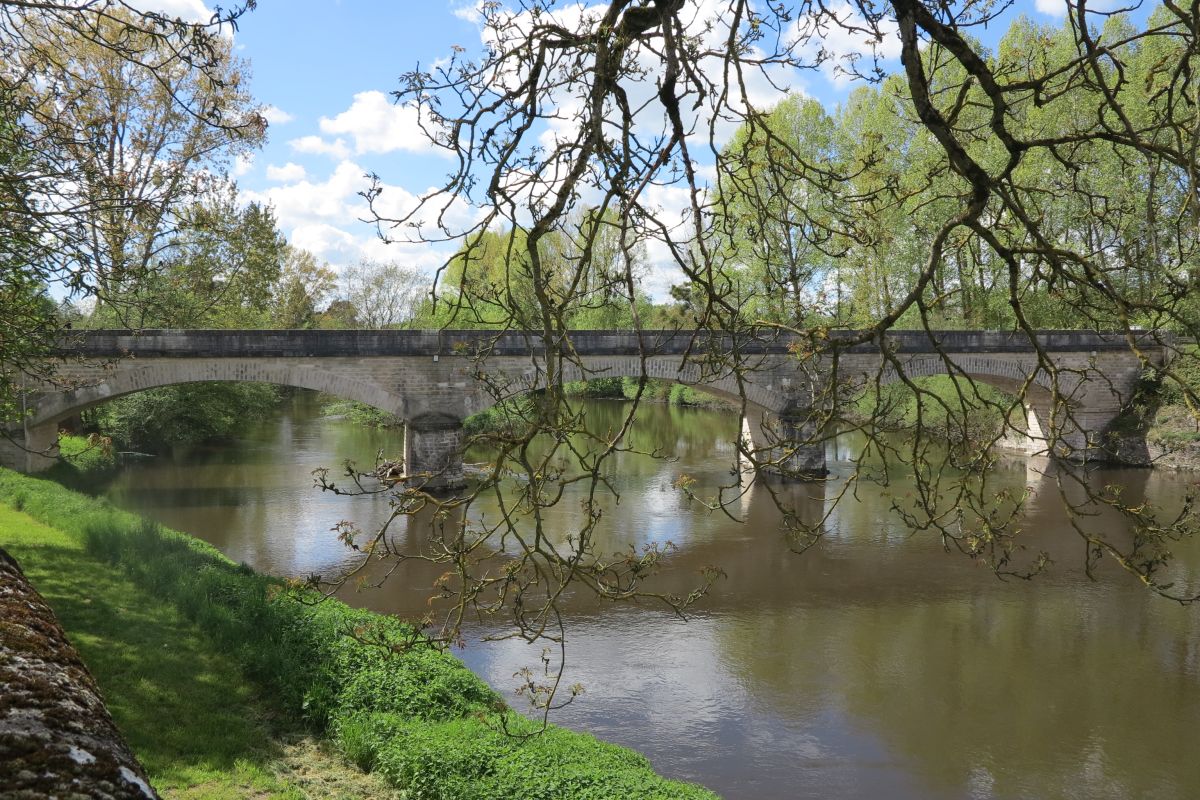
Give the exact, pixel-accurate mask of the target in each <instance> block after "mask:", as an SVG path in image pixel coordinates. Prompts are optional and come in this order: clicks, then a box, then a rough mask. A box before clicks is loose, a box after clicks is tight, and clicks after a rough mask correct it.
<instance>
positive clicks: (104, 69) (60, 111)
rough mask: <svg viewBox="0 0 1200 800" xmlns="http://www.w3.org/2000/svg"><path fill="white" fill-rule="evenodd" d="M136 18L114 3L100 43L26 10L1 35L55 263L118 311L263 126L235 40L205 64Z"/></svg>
mask: <svg viewBox="0 0 1200 800" xmlns="http://www.w3.org/2000/svg"><path fill="white" fill-rule="evenodd" d="M134 21H135V18H134V17H132V16H131V15H130V14H129V13H127V12H119V11H114V12H112V13H111V14H110V15H109V16H108V17H106V18H104V19H101V20H98V21H97V23H96V35H97V36H99V37H100V38H101V39H102V41H101V42H97V41H95V40H94V39H93V38H92V37H90V36H86V35H84V34H81V33H80V32H79V31H77V30H75V29H74V28H71V27H69V26H65V25H63V24H61V23H60V22H58V21H57V20H52V19H45V18H27V19H26V20H25V21H24V24H23V26H22V28H21V29H20V31H19V37H20V38H19V39H18V40H17V42H16V43H14V42H12V41H7V42H5V43H6V44H8V45H9V47H8V48H7V49H6V50H5V55H6V57H7V58H6V61H5V63H6V68H5V70H4V73H3V80H4V82H5V83H6V84H7V85H9V86H10V87H12V88H11V91H13V92H14V93H15V94H16V96H17V97H18V99H19V101H20V102H21V104H22V110H23V114H22V127H23V128H24V134H25V136H26V137H27V139H28V145H27V149H28V150H29V151H32V152H34V153H36V154H37V155H38V158H37V168H38V169H39V174H38V175H37V176H36V178H33V179H31V183H32V187H33V191H34V193H35V194H36V195H37V196H38V197H39V198H40V202H39V208H40V209H42V210H43V212H44V214H45V216H44V217H43V219H45V220H47V223H48V224H47V227H46V230H45V231H44V232H43V235H45V236H48V237H52V238H53V240H54V243H55V246H54V250H53V252H54V253H55V254H56V257H55V259H54V263H53V266H52V267H50V270H51V272H52V274H53V275H55V276H56V277H58V276H64V275H69V280H70V285H71V288H73V289H77V290H84V291H87V292H93V293H96V294H97V295H98V296H99V298H100V299H101V301H102V302H105V303H108V304H110V305H112V306H114V307H115V308H118V309H120V308H121V307H122V306H124V305H128V304H130V303H131V302H132V301H131V300H130V299H129V298H128V297H127V295H128V294H129V293H130V292H132V291H134V289H135V287H136V285H137V284H138V282H139V281H140V280H141V279H142V278H143V276H145V274H146V273H147V272H148V271H149V270H150V269H151V268H152V267H153V266H154V265H155V263H156V261H157V260H158V259H159V258H160V256H161V254H162V253H163V251H164V249H165V248H166V247H167V246H168V245H169V243H170V240H171V238H172V237H173V236H174V235H175V233H176V232H177V231H178V230H180V229H181V228H182V227H183V221H182V220H181V218H180V214H181V212H182V210H183V209H184V208H185V207H187V206H189V205H190V204H191V203H193V202H196V201H197V200H198V199H199V198H200V197H202V196H203V195H204V194H205V193H206V192H207V191H210V190H212V189H213V188H216V187H217V186H219V181H220V180H221V178H220V175H221V172H222V170H223V168H224V167H225V166H226V165H227V164H228V163H229V160H230V159H231V158H233V157H234V156H236V155H238V154H240V153H244V152H247V151H248V150H250V149H252V148H254V147H256V146H257V144H258V143H259V142H260V141H261V139H262V136H263V133H264V131H265V127H264V126H263V125H262V124H261V122H260V120H261V116H260V115H259V113H258V110H257V108H256V107H255V106H254V105H253V103H252V101H251V99H250V97H249V95H248V94H247V92H246V90H245V78H244V69H245V68H244V65H242V64H241V63H239V62H238V61H237V59H235V58H233V57H232V55H231V54H230V45H229V44H228V42H226V41H224V40H221V39H216V40H213V41H212V42H211V43H210V48H211V50H212V59H211V62H210V64H209V68H208V69H207V70H206V71H197V70H194V69H192V68H191V66H190V65H189V64H187V63H184V62H178V61H173V60H170V59H169V56H170V53H169V52H168V53H163V52H160V50H159V45H160V42H161V40H160V39H159V38H157V37H155V36H153V35H151V34H148V33H146V32H144V31H142V30H140V29H138V28H136V27H131V26H132V23H133V22H134ZM108 41H123V43H124V45H125V47H126V50H125V51H118V50H114V49H113V48H111V47H108V46H106V45H105V44H104V43H103V42H108ZM15 45H17V46H15ZM131 53H132V54H134V57H131V56H130V54H131ZM225 120H228V121H229V122H228V123H226V122H224V121H225ZM216 121H222V122H221V123H220V124H214V122H216Z"/></svg>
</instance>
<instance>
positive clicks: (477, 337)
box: [0, 330, 1166, 488]
mask: <svg viewBox="0 0 1200 800" xmlns="http://www.w3.org/2000/svg"><path fill="white" fill-rule="evenodd" d="M849 335H851V334H849V333H845V334H843V333H839V332H834V333H833V334H832V336H834V337H837V336H849ZM569 339H570V344H569V346H570V349H571V350H572V351H573V354H574V357H573V359H572V361H571V363H569V364H567V365H566V366H565V368H564V379H565V380H578V379H582V378H602V377H616V376H631V377H637V376H640V375H642V374H646V375H648V376H649V377H651V378H660V379H665V380H668V381H675V382H680V383H684V384H688V385H691V386H695V387H697V388H700V389H703V390H705V391H707V392H710V393H712V394H714V395H716V396H718V397H723V398H727V399H733V400H738V399H739V398H740V397H742V396H743V395H744V396H745V398H746V404H745V406H744V407H745V409H746V413H745V416H744V419H743V437H744V438H745V440H746V442H747V444H748V445H749V446H751V447H753V449H754V450H755V451H756V453H757V454H759V455H765V456H766V457H767V458H768V460H769V461H771V462H772V464H773V465H774V466H775V467H777V468H778V469H779V471H781V472H783V473H784V474H785V475H812V474H817V473H821V474H823V472H824V464H825V448H824V442H823V441H821V439H820V436H819V434H816V433H815V432H814V431H813V427H812V425H811V423H809V422H808V417H809V409H810V408H811V407H812V406H813V403H814V397H819V396H821V395H822V392H823V390H824V389H825V388H826V387H828V386H829V385H831V384H832V383H834V382H835V381H834V379H833V378H834V375H835V373H836V376H837V381H836V382H837V383H838V384H839V385H850V386H854V385H860V386H861V385H862V384H863V383H864V382H867V381H870V382H878V383H880V384H883V383H888V382H891V381H895V380H898V379H900V378H901V374H900V373H903V376H905V377H919V376H926V375H935V374H943V373H947V372H950V371H957V372H961V373H962V374H965V375H969V376H971V377H972V378H975V379H977V380H980V381H982V382H985V383H989V384H992V385H995V386H997V387H998V388H1000V389H1002V390H1005V391H1008V392H1010V393H1014V394H1015V393H1016V392H1017V390H1019V389H1020V388H1021V387H1022V386H1023V385H1025V386H1026V392H1025V414H1024V417H1025V419H1024V420H1021V421H1020V422H1014V430H1013V431H1012V432H1011V434H1010V435H1009V436H1008V443H1009V444H1010V445H1012V446H1014V447H1016V448H1017V449H1020V450H1023V451H1025V452H1029V453H1037V452H1048V451H1050V450H1053V451H1054V454H1055V455H1061V456H1065V457H1068V458H1072V459H1076V460H1084V459H1096V458H1102V457H1103V451H1102V450H1101V449H1100V448H1099V447H1098V445H1099V443H1100V442H1101V437H1102V435H1103V434H1104V432H1105V430H1106V428H1107V427H1108V425H1109V424H1110V423H1111V422H1112V421H1113V419H1114V418H1115V417H1116V415H1117V414H1118V413H1119V411H1120V410H1121V408H1122V407H1123V406H1125V405H1126V404H1127V403H1128V401H1129V400H1130V398H1131V396H1132V394H1133V390H1134V387H1135V385H1136V384H1137V382H1138V380H1139V378H1140V376H1141V373H1142V371H1143V369H1144V368H1145V366H1146V365H1147V364H1148V363H1150V364H1154V363H1159V362H1161V361H1162V360H1163V359H1164V358H1165V357H1166V352H1165V350H1166V348H1165V347H1164V346H1163V345H1161V344H1159V343H1156V342H1155V341H1154V340H1152V338H1151V337H1150V336H1148V335H1147V336H1145V337H1144V341H1143V342H1142V343H1141V344H1144V347H1139V350H1140V354H1138V353H1134V352H1133V351H1132V350H1131V348H1130V346H1129V342H1128V340H1127V339H1126V338H1125V337H1124V336H1122V335H1118V334H1103V333H1092V332H1082V331H1047V332H1042V333H1040V334H1039V335H1038V337H1037V348H1036V349H1035V347H1034V345H1033V343H1031V342H1030V341H1029V339H1028V337H1026V336H1025V335H1023V334H1012V333H1005V332H993V331H939V332H935V333H933V334H930V333H927V332H924V331H892V332H889V333H888V334H887V335H886V337H885V338H884V340H883V341H882V342H881V343H870V344H864V345H857V346H854V347H850V348H848V349H846V350H844V351H842V352H841V354H840V355H839V357H838V358H837V360H836V365H835V364H834V362H832V361H831V360H830V359H828V358H825V359H823V360H816V361H814V360H809V361H807V362H805V361H802V359H800V358H799V357H798V356H797V355H796V354H795V352H794V346H795V345H796V344H798V342H797V341H796V340H794V339H792V338H789V337H787V336H775V335H772V336H771V337H770V338H762V339H754V340H746V341H734V340H733V339H732V338H731V337H730V336H728V335H726V334H715V333H700V334H697V333H696V332H694V331H648V332H647V331H643V332H641V333H640V334H639V333H636V332H631V331H577V332H572V333H570V334H569ZM881 347H882V348H886V351H887V352H888V353H890V354H891V358H890V359H889V361H888V362H887V363H885V362H884V358H883V355H882V352H883V350H882V349H881ZM735 348H736V351H737V353H738V354H739V358H738V359H737V361H738V363H740V364H742V365H743V366H745V367H746V368H745V369H744V370H740V371H739V372H738V373H736V374H735V372H734V371H732V370H729V369H728V368H727V367H722V366H720V364H722V363H728V362H729V359H727V358H726V359H713V358H710V357H709V354H711V353H722V354H728V353H730V352H731V351H733V350H734V349H735ZM1038 349H1040V350H1041V351H1042V353H1043V354H1044V355H1045V356H1047V357H1048V358H1049V360H1050V361H1051V362H1052V363H1053V364H1054V365H1055V367H1057V368H1058V372H1057V374H1056V376H1051V375H1050V374H1048V373H1047V371H1046V370H1045V369H1044V368H1042V367H1039V358H1038V352H1037V350H1038ZM59 355H60V356H61V357H62V362H61V363H60V364H58V367H57V372H58V379H57V381H56V382H55V384H54V385H43V386H37V387H29V388H28V390H27V394H26V396H25V398H24V403H25V407H26V417H25V419H24V422H23V424H21V425H20V426H19V427H18V428H16V429H13V430H10V431H9V432H8V433H9V436H8V437H7V438H5V439H0V464H3V465H4V466H8V467H11V468H16V469H20V470H23V471H29V472H33V471H37V470H40V469H44V468H46V467H48V466H49V465H50V464H52V463H53V460H54V447H55V442H56V441H57V434H58V427H59V423H60V422H62V421H63V420H65V419H68V418H70V417H73V416H75V415H78V414H79V413H80V412H81V411H84V410H86V409H88V408H91V407H92V406H95V405H97V404H99V403H103V402H105V401H107V400H111V399H115V398H118V397H121V396H123V395H127V394H131V393H133V392H138V391H142V390H145V389H150V388H154V387H158V386H168V385H173V384H180V383H190V382H197V381H258V382H265V383H275V384H280V385H284V386H294V387H300V388H305V389H315V390H317V391H321V392H327V393H329V394H332V395H337V396H339V397H344V398H348V399H351V400H357V401H360V402H363V403H367V404H369V405H372V406H375V407H376V408H379V409H382V410H383V411H387V412H389V413H392V414H395V415H396V416H398V417H400V418H402V419H404V420H405V422H406V424H407V427H406V440H405V464H406V468H407V471H408V472H409V473H410V474H423V475H427V476H428V483H427V484H426V485H427V486H429V487H431V488H452V487H457V486H460V485H462V483H463V482H464V478H463V468H462V443H463V432H462V430H463V428H462V425H463V419H465V418H466V417H467V416H470V415H471V414H474V413H477V412H479V411H482V410H484V409H486V408H487V407H488V406H490V405H492V404H494V403H495V402H496V400H497V397H507V396H512V395H516V394H519V393H521V392H525V391H529V390H531V389H537V388H539V387H540V386H542V385H544V381H545V371H544V363H545V362H544V358H543V356H544V350H543V349H542V348H541V345H540V340H539V339H538V338H537V337H536V336H535V335H534V334H528V333H522V332H503V333H500V332H495V331H305V330H296V331H290V330H289V331H211V330H204V331H200V330H196V331H190V330H147V331H140V332H132V331H91V332H83V333H78V334H74V335H73V336H72V337H71V338H70V340H69V341H65V342H64V343H63V344H62V346H61V347H60V352H59ZM893 359H894V360H893ZM897 365H899V367H900V369H899V370H897V368H896V367H897ZM1051 431H1052V433H1049V432H1051Z"/></svg>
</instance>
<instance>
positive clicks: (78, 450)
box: [58, 434, 116, 475]
mask: <svg viewBox="0 0 1200 800" xmlns="http://www.w3.org/2000/svg"><path fill="white" fill-rule="evenodd" d="M58 453H59V455H60V456H62V458H63V461H65V462H66V464H67V465H68V466H69V467H70V469H72V470H74V471H75V472H77V473H79V474H81V475H89V474H95V473H101V472H105V471H107V470H110V469H113V468H114V467H115V466H116V458H115V457H114V456H113V448H112V442H111V441H108V440H106V439H105V438H104V437H103V436H97V435H92V436H75V435H72V434H61V435H60V436H59V437H58Z"/></svg>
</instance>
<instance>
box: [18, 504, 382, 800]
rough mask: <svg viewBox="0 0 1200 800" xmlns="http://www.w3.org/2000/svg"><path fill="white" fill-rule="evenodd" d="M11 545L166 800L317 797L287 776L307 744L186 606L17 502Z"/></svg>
mask: <svg viewBox="0 0 1200 800" xmlns="http://www.w3.org/2000/svg"><path fill="white" fill-rule="evenodd" d="M0 544H3V546H4V547H5V548H6V549H7V550H8V551H9V552H10V553H12V554H13V556H15V557H16V558H17V560H18V561H19V562H20V563H21V566H22V568H23V569H24V571H25V574H26V575H27V576H28V577H29V579H30V581H31V582H32V583H33V585H34V586H35V587H36V588H37V589H38V591H39V592H41V594H42V596H43V597H45V598H46V600H47V601H48V602H49V603H50V605H51V607H52V608H54V611H55V613H56V614H57V615H58V618H59V621H60V622H61V623H62V625H63V627H64V629H65V630H66V631H67V634H68V636H69V637H70V638H71V641H72V642H73V643H74V644H75V647H76V648H77V649H78V650H79V652H80V654H81V655H82V656H83V658H84V661H86V662H87V664H88V667H89V668H90V669H91V671H92V674H93V675H94V676H95V678H96V681H97V683H98V684H99V685H100V689H101V691H102V692H103V694H104V697H105V700H106V702H107V705H108V708H109V711H110V712H111V713H112V715H113V719H114V720H115V721H116V723H117V726H118V727H119V728H120V729H121V731H122V733H123V734H124V735H125V737H126V739H127V741H128V742H129V744H130V746H131V747H132V748H133V749H134V752H135V753H137V755H138V758H139V759H140V760H141V761H142V764H143V765H144V766H145V767H146V770H147V771H148V773H149V774H150V775H151V777H152V780H153V783H154V785H155V787H156V788H157V789H158V790H159V791H160V792H162V793H163V795H164V796H167V797H188V798H238V797H261V798H303V797H307V796H308V795H307V793H306V792H305V791H304V790H303V788H302V783H303V782H297V781H292V780H289V779H288V778H287V777H286V775H281V774H280V773H287V772H288V771H290V767H289V766H288V764H287V758H288V755H289V751H290V750H291V749H293V748H294V747H295V746H296V742H298V741H300V740H301V739H300V737H298V736H295V735H292V736H288V735H287V734H286V733H285V732H283V731H280V730H277V729H273V728H272V726H271V725H270V724H269V723H268V721H267V720H266V719H265V718H264V717H265V716H266V714H267V711H266V710H265V709H264V708H263V707H262V706H261V705H260V704H259V703H258V702H257V700H256V695H257V694H258V691H257V689H256V688H255V687H254V686H253V685H252V684H251V683H250V682H249V681H247V680H246V679H245V678H243V677H241V670H240V669H239V668H238V665H237V664H236V663H235V662H233V661H232V660H231V659H230V658H229V657H228V656H227V655H225V654H223V653H221V652H220V651H219V650H218V649H217V648H215V647H214V646H213V643H212V642H211V641H210V640H209V639H208V637H206V636H205V635H204V634H203V633H202V632H201V631H200V629H199V628H198V627H197V626H196V625H194V624H192V623H190V622H188V621H187V620H186V619H184V618H183V616H182V615H181V614H180V613H179V611H178V610H177V609H175V608H174V607H173V606H172V605H170V604H167V603H163V602H162V601H161V600H160V599H158V598H156V597H154V596H153V595H152V594H150V593H149V592H146V591H144V590H142V589H140V588H139V587H137V586H136V585H135V584H134V583H133V582H131V581H130V580H129V579H128V578H127V577H125V575H124V574H123V573H122V572H120V571H117V570H113V569H111V568H110V567H108V565H106V564H104V563H102V562H101V561H98V560H97V559H96V558H94V557H92V556H90V555H88V553H87V552H86V551H85V549H84V547H83V543H82V542H81V541H80V538H79V537H78V536H75V535H72V534H70V533H67V532H65V531H63V530H60V529H57V528H53V527H49V526H47V525H44V524H42V523H39V522H37V521H36V520H35V519H33V518H32V517H30V516H29V515H28V514H25V513H23V512H20V511H16V510H14V509H13V508H11V507H8V506H0ZM326 760H327V761H330V763H329V764H327V765H325V766H326V767H329V768H331V769H332V770H333V772H335V773H336V772H337V771H345V770H344V768H341V767H339V766H338V765H337V764H336V763H333V762H332V761H331V760H329V759H326ZM343 796H347V795H343ZM349 796H361V797H367V796H370V795H369V793H359V794H356V795H349Z"/></svg>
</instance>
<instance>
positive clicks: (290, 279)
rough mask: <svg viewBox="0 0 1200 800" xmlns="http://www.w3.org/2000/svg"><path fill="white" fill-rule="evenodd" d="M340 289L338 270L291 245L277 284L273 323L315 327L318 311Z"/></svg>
mask: <svg viewBox="0 0 1200 800" xmlns="http://www.w3.org/2000/svg"><path fill="white" fill-rule="evenodd" d="M336 289H337V273H335V272H334V271H333V270H332V269H330V267H329V265H328V264H326V263H324V262H322V261H319V260H318V259H317V257H316V256H314V255H313V254H312V253H310V252H308V251H307V250H302V249H299V248H296V247H291V246H288V247H287V248H286V255H285V257H284V262H283V269H282V271H281V273H280V275H279V281H278V283H277V284H276V285H275V288H274V305H273V310H272V314H271V327H274V328H315V327H316V326H317V312H318V311H319V310H321V309H322V308H324V306H325V302H326V301H327V300H328V299H329V298H330V297H331V296H332V295H333V293H334V291H335V290H336Z"/></svg>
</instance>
